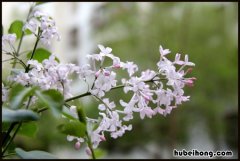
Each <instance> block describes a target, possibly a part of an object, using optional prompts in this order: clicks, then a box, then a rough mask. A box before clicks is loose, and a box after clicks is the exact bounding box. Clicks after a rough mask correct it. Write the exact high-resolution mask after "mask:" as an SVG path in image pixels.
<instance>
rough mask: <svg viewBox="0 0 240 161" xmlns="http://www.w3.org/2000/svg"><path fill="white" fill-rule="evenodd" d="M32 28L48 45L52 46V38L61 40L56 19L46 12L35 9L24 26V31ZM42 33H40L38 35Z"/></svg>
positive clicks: (43, 42) (44, 43)
mask: <svg viewBox="0 0 240 161" xmlns="http://www.w3.org/2000/svg"><path fill="white" fill-rule="evenodd" d="M26 30H30V31H31V32H32V33H33V34H34V35H36V36H40V40H41V42H42V44H43V45H45V46H46V47H48V48H49V47H50V46H51V42H52V39H54V38H56V39H57V40H60V36H59V34H58V31H57V27H56V23H55V21H54V20H53V19H52V18H51V17H50V16H49V15H48V14H46V13H44V12H41V11H38V10H36V11H33V13H32V17H31V18H30V19H29V20H28V21H27V22H26V24H25V25H24V26H23V31H26ZM38 33H40V35H38Z"/></svg>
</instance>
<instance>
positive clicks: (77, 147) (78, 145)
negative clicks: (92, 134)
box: [75, 141, 81, 150]
mask: <svg viewBox="0 0 240 161" xmlns="http://www.w3.org/2000/svg"><path fill="white" fill-rule="evenodd" d="M80 147H81V143H80V142H79V141H78V142H76V143H75V149H76V150H79V149H80Z"/></svg>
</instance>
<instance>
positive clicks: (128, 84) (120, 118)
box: [75, 45, 196, 153]
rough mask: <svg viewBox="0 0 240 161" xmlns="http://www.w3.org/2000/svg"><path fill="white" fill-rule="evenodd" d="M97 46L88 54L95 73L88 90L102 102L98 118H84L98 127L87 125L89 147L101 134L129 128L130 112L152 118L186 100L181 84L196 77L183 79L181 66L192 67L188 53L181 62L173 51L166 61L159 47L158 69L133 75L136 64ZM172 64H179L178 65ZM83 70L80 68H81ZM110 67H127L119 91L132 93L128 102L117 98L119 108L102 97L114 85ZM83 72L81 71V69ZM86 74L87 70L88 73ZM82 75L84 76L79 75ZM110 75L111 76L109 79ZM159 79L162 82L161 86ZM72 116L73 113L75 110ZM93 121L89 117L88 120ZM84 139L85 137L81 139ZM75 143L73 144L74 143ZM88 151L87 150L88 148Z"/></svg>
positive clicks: (102, 138)
mask: <svg viewBox="0 0 240 161" xmlns="http://www.w3.org/2000/svg"><path fill="white" fill-rule="evenodd" d="M98 47H99V49H100V53H99V54H93V55H89V56H88V58H89V59H90V61H93V64H94V70H91V69H90V67H89V66H88V68H87V69H86V70H90V71H91V72H90V73H95V74H94V75H95V78H96V79H95V81H94V84H93V88H92V89H91V90H90V92H91V94H92V95H94V96H95V97H97V98H98V99H100V100H101V101H102V103H100V104H99V105H98V110H99V118H98V120H95V121H96V122H95V123H93V122H91V121H89V120H88V125H89V124H96V123H97V125H98V127H97V128H96V129H95V130H93V128H88V133H89V134H90V137H91V141H92V144H93V148H94V149H95V148H97V147H98V145H99V144H100V142H102V141H106V138H105V135H104V134H105V133H106V132H109V133H110V136H111V137H112V138H118V137H121V136H122V135H123V134H124V133H125V132H126V131H130V130H131V129H132V125H131V124H130V125H126V124H125V123H127V122H128V121H130V120H131V119H133V113H134V112H135V113H139V116H140V118H141V119H144V118H145V117H148V118H152V117H153V116H154V115H157V114H160V115H163V116H166V115H168V114H170V113H171V111H172V110H173V109H174V108H176V107H177V105H179V104H181V103H182V102H186V101H189V98H190V96H184V90H183V88H184V87H185V85H187V86H193V83H194V81H195V80H196V78H194V77H192V78H185V77H184V76H185V75H186V74H187V73H188V72H190V71H191V70H192V68H188V69H187V71H186V72H185V71H184V70H183V68H184V67H185V66H194V63H192V62H189V61H188V56H185V59H184V61H182V60H181V59H180V58H181V55H180V54H176V57H175V60H174V62H171V61H170V60H168V59H167V58H166V57H165V56H166V55H167V54H170V53H171V52H170V50H169V49H163V47H162V46H160V48H159V52H160V60H159V62H157V67H158V70H157V71H154V70H149V69H148V70H145V71H143V72H142V73H141V75H140V77H138V76H134V73H135V72H136V71H138V66H137V65H135V64H134V63H133V62H126V63H124V62H121V61H120V58H118V57H116V56H114V55H113V54H112V49H111V48H109V47H106V48H105V47H104V46H102V45H98ZM106 57H108V58H110V59H112V61H113V65H112V66H108V67H104V60H105V58H106ZM97 62H99V64H100V68H99V69H96V63H97ZM175 65H179V66H180V67H179V70H177V68H178V67H176V66H175ZM82 69H83V68H82ZM113 69H123V70H124V69H127V72H128V74H129V78H128V79H127V78H122V84H123V85H124V87H123V91H124V92H125V93H129V92H130V93H132V97H131V98H130V101H129V102H125V101H123V100H120V101H119V103H120V105H121V106H122V108H123V109H122V110H119V108H117V107H116V104H115V102H113V101H110V100H109V98H103V97H104V96H105V93H106V92H108V91H110V90H111V89H112V88H114V87H116V84H117V80H116V73H115V72H113V71H112V70H113ZM82 73H84V70H83V71H82ZM88 73H89V72H88ZM80 77H84V78H86V77H87V75H86V76H85V75H84V76H80ZM110 78H111V79H110ZM163 81H165V82H166V84H165V87H164V83H163ZM150 103H153V104H155V108H152V107H150ZM75 116H76V113H75ZM90 120H93V119H90ZM85 141H86V140H85ZM76 144H77V143H76ZM88 153H90V151H88Z"/></svg>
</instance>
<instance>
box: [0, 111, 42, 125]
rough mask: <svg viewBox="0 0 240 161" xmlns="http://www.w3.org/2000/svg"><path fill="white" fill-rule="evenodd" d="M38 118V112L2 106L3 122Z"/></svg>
mask: <svg viewBox="0 0 240 161" xmlns="http://www.w3.org/2000/svg"><path fill="white" fill-rule="evenodd" d="M38 119H39V116H38V114H36V113H34V112H33V111H31V110H24V109H20V110H10V109H7V108H2V122H20V121H36V120H38Z"/></svg>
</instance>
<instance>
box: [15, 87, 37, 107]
mask: <svg viewBox="0 0 240 161" xmlns="http://www.w3.org/2000/svg"><path fill="white" fill-rule="evenodd" d="M35 89H36V87H33V88H31V87H24V86H22V85H20V84H17V85H15V86H13V88H12V89H11V91H10V108H12V109H17V108H19V107H21V106H22V102H23V101H24V100H25V99H26V98H27V97H28V96H31V95H32V94H33V92H34V90H35Z"/></svg>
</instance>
